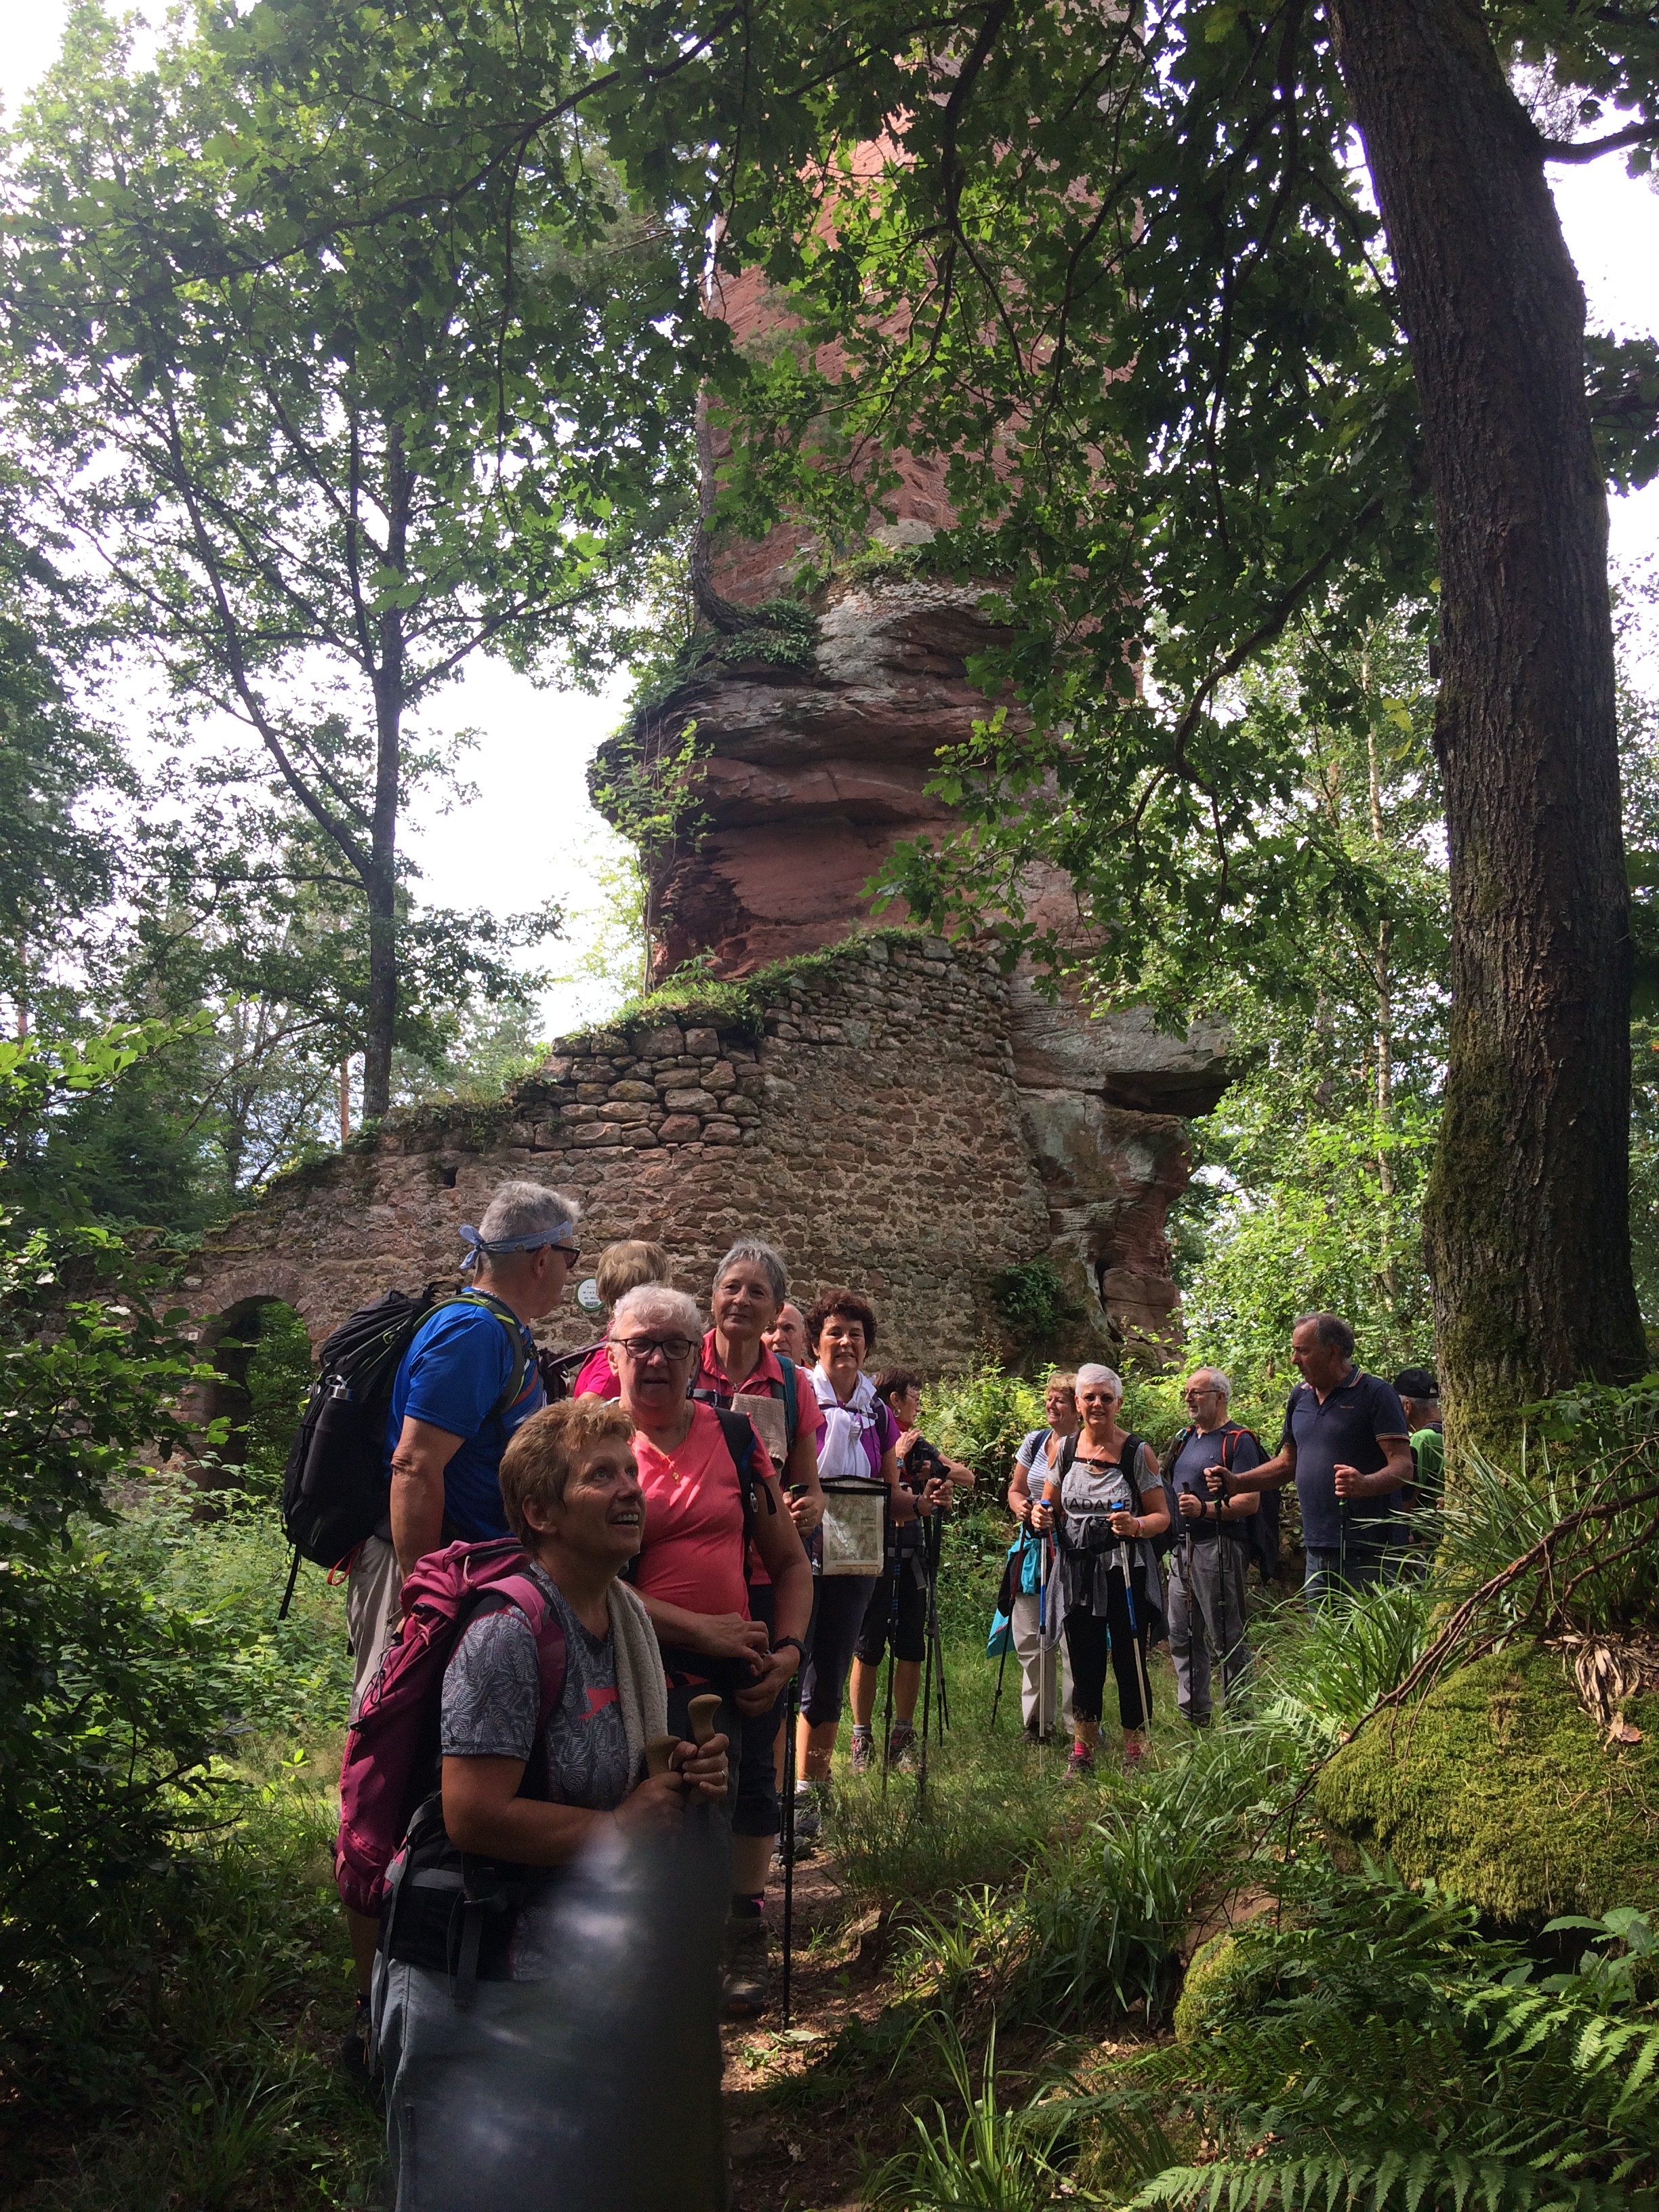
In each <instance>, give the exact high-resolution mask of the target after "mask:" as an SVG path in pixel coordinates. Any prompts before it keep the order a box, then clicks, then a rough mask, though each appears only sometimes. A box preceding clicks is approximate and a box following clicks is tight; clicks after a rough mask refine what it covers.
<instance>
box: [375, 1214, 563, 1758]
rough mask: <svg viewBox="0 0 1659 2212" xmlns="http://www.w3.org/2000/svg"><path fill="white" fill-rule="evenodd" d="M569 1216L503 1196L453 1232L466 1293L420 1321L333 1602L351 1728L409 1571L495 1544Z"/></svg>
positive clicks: (537, 1402)
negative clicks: (471, 1276)
mask: <svg viewBox="0 0 1659 2212" xmlns="http://www.w3.org/2000/svg"><path fill="white" fill-rule="evenodd" d="M578 1210H579V1209H578V1208H577V1206H576V1204H575V1202H574V1200H572V1199H568V1198H566V1197H564V1196H563V1195H562V1194H561V1193H560V1192H558V1191H556V1190H549V1189H547V1188H545V1187H544V1185H543V1184H541V1183H537V1182H509V1183H503V1184H502V1185H501V1188H500V1189H499V1190H497V1191H496V1193H495V1196H494V1197H493V1198H492V1199H491V1200H490V1201H489V1206H487V1207H486V1208H485V1209H484V1215H483V1223H482V1225H481V1226H480V1227H479V1228H478V1229H476V1230H475V1229H471V1228H466V1229H463V1231H461V1234H462V1237H463V1238H464V1239H465V1241H466V1243H467V1244H468V1245H469V1247H470V1251H471V1256H470V1257H469V1258H468V1260H467V1261H465V1266H466V1267H469V1268H471V1267H476V1268H477V1276H476V1279H475V1286H474V1287H473V1288H471V1289H470V1290H468V1291H466V1292H465V1302H464V1303H456V1302H455V1301H453V1300H450V1301H446V1302H445V1303H444V1304H441V1305H440V1306H438V1307H436V1308H435V1310H433V1311H432V1312H431V1313H430V1314H429V1315H428V1316H427V1318H426V1319H425V1321H423V1322H422V1323H421V1326H420V1327H419V1328H417V1329H416V1332H415V1334H414V1337H413V1339H412V1340H411V1341H410V1346H409V1349H408V1351H407V1352H405V1353H404V1357H403V1360H402V1363H401V1364H400V1365H399V1367H398V1375H397V1380H396V1381H395V1383H393V1385H392V1404H391V1409H390V1412H389V1413H388V1415H387V1419H386V1480H387V1484H388V1494H387V1498H386V1519H385V1520H384V1521H383V1522H381V1524H380V1528H379V1529H378V1530H377V1532H376V1533H375V1534H374V1535H372V1536H370V1537H368V1539H367V1540H366V1541H364V1542H363V1543H362V1544H361V1545H360V1546H359V1547H358V1549H357V1553H356V1558H355V1559H353V1561H352V1565H351V1575H350V1580H349V1586H348V1589H347V1595H346V1618H347V1623H348V1626H349V1631H350V1635H351V1646H352V1650H353V1652H354V1654H355V1655H356V1681H355V1683H354V1686H353V1691H352V1701H351V1710H352V1712H353V1714H354V1716H355V1714H356V1710H357V1707H358V1705H360V1704H361V1703H362V1695H363V1692H364V1691H365V1690H366V1689H367V1688H368V1685H369V1684H370V1683H371V1682H372V1681H373V1680H374V1676H375V1674H377V1673H378V1672H379V1670H380V1661H381V1659H382V1658H383V1657H384V1656H385V1654H386V1645H387V1644H388V1643H389V1642H390V1641H391V1638H392V1632H393V1630H394V1629H395V1628H396V1627H397V1626H398V1620H399V1618H400V1615H401V1612H402V1605H401V1593H402V1589H403V1579H404V1576H405V1575H406V1574H407V1573H408V1572H409V1571H410V1569H411V1568H412V1567H413V1566H414V1565H415V1563H416V1560H417V1559H420V1558H421V1557H422V1555H423V1554H424V1553H428V1552H435V1551H436V1550H438V1548H439V1547H440V1546H441V1545H443V1544H446V1543H453V1542H455V1541H458V1540H459V1539H463V1538H465V1539H466V1540H467V1541H472V1542H477V1541H479V1540H480V1539H482V1538H483V1537H486V1536H505V1535H506V1534H507V1521H506V1517H505V1516H504V1515H503V1513H502V1511H501V1485H500V1483H499V1482H498V1481H497V1480H496V1470H497V1469H498V1468H499V1467H500V1466H501V1454H502V1453H503V1452H504V1451H505V1450H506V1449H507V1438H508V1437H510V1436H511V1435H512V1434H513V1431H514V1430H515V1429H516V1428H517V1427H518V1426H519V1425H520V1422H522V1421H525V1420H527V1419H529V1417H530V1415H531V1414H532V1413H535V1412H536V1411H537V1410H538V1407H542V1406H544V1405H545V1404H546V1402H547V1399H546V1394H545V1392H544V1390H543V1389H542V1378H541V1373H540V1370H539V1369H538V1366H537V1364H536V1345H535V1340H534V1339H533V1338H532V1335H531V1334H530V1323H531V1322H534V1321H539V1320H540V1319H541V1318H542V1316H544V1314H550V1313H551V1312H552V1310H553V1309H554V1307H555V1306H556V1304H558V1302H559V1299H560V1298H561V1297H562V1295H563V1291H564V1286H565V1283H566V1281H567V1279H568V1277H569V1273H570V1270H571V1267H573V1266H574V1262H575V1259H576V1252H577V1247H576V1218H577V1213H578Z"/></svg>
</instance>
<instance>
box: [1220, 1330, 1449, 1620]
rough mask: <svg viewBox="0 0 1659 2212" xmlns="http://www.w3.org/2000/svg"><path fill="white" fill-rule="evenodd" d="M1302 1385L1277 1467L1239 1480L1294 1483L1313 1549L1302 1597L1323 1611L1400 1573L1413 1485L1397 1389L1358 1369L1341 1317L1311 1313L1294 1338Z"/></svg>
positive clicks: (1247, 1486) (1266, 1485)
mask: <svg viewBox="0 0 1659 2212" xmlns="http://www.w3.org/2000/svg"><path fill="white" fill-rule="evenodd" d="M1291 1358H1292V1360H1294V1362H1295V1363H1296V1366H1297V1370H1298V1372H1299V1373H1300V1375H1301V1376H1302V1380H1301V1382H1300V1383H1298V1384H1297V1387H1296V1389H1294V1390H1292V1391H1291V1396H1290V1402H1289V1404H1288V1405H1287V1406H1286V1407H1285V1430H1284V1434H1283V1435H1282V1437H1280V1439H1279V1449H1278V1451H1277V1452H1276V1453H1275V1454H1274V1455H1273V1458H1272V1459H1270V1460H1265V1461H1264V1462H1262V1464H1261V1466H1260V1467H1258V1468H1251V1469H1250V1470H1249V1473H1248V1474H1243V1475H1237V1476H1235V1477H1234V1485H1235V1487H1237V1488H1238V1489H1241V1490H1277V1489H1279V1488H1280V1487H1282V1486H1283V1485H1284V1484H1285V1483H1287V1482H1290V1481H1291V1480H1294V1481H1295V1484H1296V1494H1297V1499H1298V1501H1299V1502H1300V1504H1301V1507H1302V1539H1303V1542H1304V1545H1305V1546H1306V1547H1307V1565H1306V1567H1305V1569H1304V1577H1303V1595H1304V1597H1305V1598H1306V1599H1307V1601H1308V1602H1309V1604H1310V1606H1318V1605H1323V1604H1325V1603H1326V1602H1327V1601H1328V1600H1329V1599H1330V1598H1331V1597H1332V1596H1333V1595H1334V1594H1335V1593H1336V1591H1337V1590H1338V1589H1348V1590H1351V1591H1352V1590H1361V1589H1366V1588H1368V1587H1369V1585H1370V1583H1374V1582H1376V1581H1378V1580H1379V1579H1388V1578H1390V1577H1392V1576H1393V1575H1394V1573H1395V1572H1396V1571H1397V1569H1398V1565H1399V1560H1400V1557H1401V1553H1400V1545H1401V1537H1402V1534H1403V1531H1402V1526H1401V1502H1402V1501H1401V1490H1402V1488H1403V1487H1404V1486H1405V1485H1406V1484H1407V1483H1408V1482H1409V1481H1410V1480H1412V1454H1411V1445H1410V1443H1409V1441H1408V1439H1407V1425H1406V1415H1405V1411H1404V1409H1403V1407H1401V1403H1400V1400H1399V1398H1398V1396H1397V1395H1396V1394H1395V1388H1394V1385H1393V1383H1385V1382H1384V1381H1383V1378H1382V1377H1381V1376H1378V1375H1367V1374H1365V1373H1364V1372H1363V1371H1362V1370H1361V1369H1359V1368H1358V1366H1356V1365H1355V1364H1354V1358H1353V1331H1352V1329H1351V1328H1349V1326H1348V1324H1347V1322H1345V1321H1344V1320H1343V1319H1342V1317H1341V1316H1340V1314H1333V1313H1312V1314H1304V1315H1303V1316H1302V1318H1301V1320H1300V1321H1298V1322H1297V1324H1296V1328H1295V1329H1294V1331H1293V1332H1292V1334H1291Z"/></svg>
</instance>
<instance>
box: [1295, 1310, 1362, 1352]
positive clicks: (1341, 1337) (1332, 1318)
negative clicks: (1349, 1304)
mask: <svg viewBox="0 0 1659 2212" xmlns="http://www.w3.org/2000/svg"><path fill="white" fill-rule="evenodd" d="M1310 1324H1311V1326H1312V1328H1313V1333H1314V1334H1315V1335H1316V1337H1317V1338H1318V1339H1319V1341H1320V1342H1321V1343H1322V1344H1323V1345H1328V1346H1329V1347H1330V1349H1331V1350H1332V1351H1333V1352H1340V1353H1341V1354H1342V1357H1343V1358H1345V1359H1352V1357H1353V1331H1352V1329H1351V1328H1349V1326H1348V1324H1347V1322H1345V1321H1344V1320H1343V1318H1342V1316H1341V1315H1340V1314H1334V1313H1305V1314H1298V1315H1297V1317H1296V1321H1295V1323H1294V1324H1293V1326H1294V1328H1308V1327H1309V1326H1310Z"/></svg>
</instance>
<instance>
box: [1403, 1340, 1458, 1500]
mask: <svg viewBox="0 0 1659 2212" xmlns="http://www.w3.org/2000/svg"><path fill="white" fill-rule="evenodd" d="M1394 1387H1395V1390H1396V1391H1397V1392H1398V1394H1399V1397H1400V1402H1401V1406H1402V1407H1404V1408H1405V1413H1406V1419H1407V1421H1408V1422H1409V1423H1410V1425H1411V1447H1412V1467H1413V1471H1414V1473H1415V1474H1416V1476H1417V1481H1416V1485H1415V1488H1416V1492H1417V1494H1416V1496H1415V1497H1414V1498H1413V1500H1412V1504H1413V1505H1414V1506H1416V1505H1438V1504H1439V1503H1440V1500H1441V1498H1442V1496H1443V1494H1444V1492H1445V1487H1446V1439H1445V1437H1444V1435H1443V1419H1442V1417H1441V1412H1440V1385H1439V1384H1438V1383H1437V1382H1436V1381H1435V1379H1434V1376H1432V1375H1431V1373H1430V1371H1429V1370H1428V1369H1427V1368H1426V1367H1402V1368H1401V1370H1400V1372H1399V1374H1398V1375H1396V1376H1395V1378H1394Z"/></svg>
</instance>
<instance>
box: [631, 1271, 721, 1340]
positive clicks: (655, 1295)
mask: <svg viewBox="0 0 1659 2212" xmlns="http://www.w3.org/2000/svg"><path fill="white" fill-rule="evenodd" d="M636 1321H638V1322H667V1323H668V1325H669V1327H670V1328H677V1329H678V1330H679V1331H680V1332H681V1334H683V1335H685V1336H689V1337H690V1339H691V1341H692V1342H693V1343H694V1344H696V1343H700V1342H701V1341H702V1315H701V1314H700V1313H699V1312H698V1311H697V1302H696V1299H695V1298H693V1297H688V1296H687V1295H686V1293H685V1292H684V1291H677V1290H675V1289H674V1288H673V1286H672V1285H671V1284H668V1283H641V1285H640V1286H639V1288H638V1289H637V1290H633V1291H623V1295H622V1296H621V1297H619V1298H618V1299H617V1304H616V1310H615V1311H614V1312H613V1313H612V1314H611V1328H610V1334H611V1335H612V1336H627V1335H628V1334H629V1333H630V1328H631V1325H632V1323H634V1322H636Z"/></svg>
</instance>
